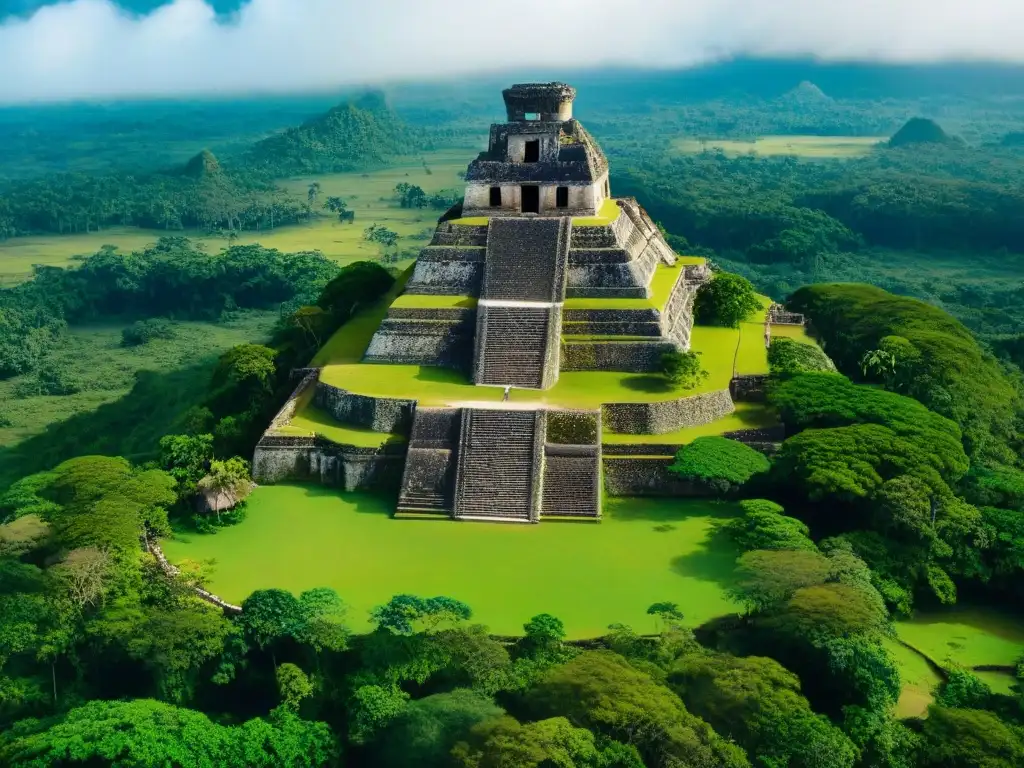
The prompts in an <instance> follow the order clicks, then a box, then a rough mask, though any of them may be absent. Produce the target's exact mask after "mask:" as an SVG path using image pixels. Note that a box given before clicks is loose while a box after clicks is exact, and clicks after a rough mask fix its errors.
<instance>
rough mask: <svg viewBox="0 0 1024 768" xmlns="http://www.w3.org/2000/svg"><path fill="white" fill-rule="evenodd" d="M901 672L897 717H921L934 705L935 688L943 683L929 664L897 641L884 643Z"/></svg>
mask: <svg viewBox="0 0 1024 768" xmlns="http://www.w3.org/2000/svg"><path fill="white" fill-rule="evenodd" d="M884 644H885V647H886V650H888V651H889V653H890V654H892V657H893V659H894V660H895V661H896V665H897V666H898V667H899V670H900V685H901V690H900V698H899V701H898V702H897V703H896V716H897V717H901V718H903V717H921V716H922V715H923V714H924V713H925V712H926V711H927V709H928V705H929V704H931V703H932V698H933V692H934V691H935V687H936V686H937V685H938V684H939V683H940V682H942V679H941V678H940V677H939V675H938V673H937V672H936V671H935V670H934V669H932V668H931V667H930V666H929V665H928V662H927V661H925V660H924V659H922V658H921V656H920V655H919V654H916V653H914V652H913V651H912V650H910V649H909V648H907V647H905V646H904V645H902V644H900V643H898V642H896V641H895V640H885V641H884Z"/></svg>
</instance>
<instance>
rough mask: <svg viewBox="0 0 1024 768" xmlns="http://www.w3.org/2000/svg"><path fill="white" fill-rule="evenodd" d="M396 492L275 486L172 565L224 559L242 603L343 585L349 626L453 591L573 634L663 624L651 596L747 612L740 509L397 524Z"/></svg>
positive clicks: (225, 586)
mask: <svg viewBox="0 0 1024 768" xmlns="http://www.w3.org/2000/svg"><path fill="white" fill-rule="evenodd" d="M393 506H394V504H393V500H391V499H388V498H381V497H379V496H372V495H366V494H341V493H339V492H338V491H337V490H335V489H326V488H318V487H307V486H288V485H284V486H267V487H262V488H259V489H257V490H256V491H255V492H254V493H253V495H252V496H251V497H250V500H249V503H248V516H247V517H246V519H245V520H244V521H243V522H242V523H240V524H239V525H237V526H234V527H231V528H227V529H224V530H222V531H220V532H219V533H217V534H214V535H207V536H204V535H195V534H189V535H188V536H187V537H185V536H183V537H182V538H176V539H168V540H166V541H165V542H164V545H163V546H164V551H165V552H166V554H167V556H168V558H170V560H171V561H172V562H175V561H181V560H183V559H191V560H199V561H202V560H209V559H212V560H213V561H214V565H213V575H212V580H211V584H210V587H211V589H212V591H213V592H215V593H217V594H219V595H220V596H222V597H224V598H225V599H227V600H230V601H234V602H240V601H242V600H244V599H245V597H246V596H247V595H249V594H250V593H251V592H252V591H253V590H255V589H263V588H270V587H277V588H281V589H288V590H291V591H293V592H296V593H297V592H301V591H302V590H305V589H310V588H312V587H317V586H329V587H333V588H334V589H336V590H337V591H338V593H339V594H340V595H341V596H342V597H343V598H344V599H345V601H346V602H347V603H348V604H349V606H350V612H349V623H350V625H351V626H352V628H353V629H355V630H356V631H361V630H365V629H367V628H368V626H369V625H368V611H369V610H370V609H371V608H372V607H373V606H375V605H379V604H381V603H384V602H386V601H387V600H389V599H390V598H391V597H392V596H393V595H396V594H400V593H412V594H418V595H424V596H433V595H449V596H451V597H455V598H458V599H459V600H462V601H464V602H466V603H468V604H469V605H470V606H471V607H472V608H473V609H474V617H473V618H474V621H477V622H480V623H483V624H486V625H487V626H488V627H490V629H491V631H492V632H495V633H499V634H521V633H522V626H523V623H524V622H526V621H527V620H528V619H529V618H530V617H531V616H534V615H536V614H538V613H544V612H547V613H551V614H553V615H555V616H558V617H559V618H560V619H562V621H564V622H565V626H566V631H567V632H568V634H569V636H570V637H573V638H582V637H592V636H597V635H601V634H603V633H604V632H605V631H606V630H607V628H608V625H609V624H612V623H615V622H622V623H625V624H629V625H631V626H632V627H633V628H634V629H636V630H637V631H640V632H651V631H655V629H656V626H655V623H654V620H653V619H652V617H650V616H648V615H647V614H646V610H647V608H648V606H650V605H651V604H652V603H655V602H658V601H663V600H669V601H672V602H676V603H678V604H679V606H680V608H681V609H682V611H683V613H684V614H685V615H686V619H687V623H688V624H690V625H697V624H699V623H701V622H704V621H707V620H708V619H710V618H712V617H715V616H719V615H722V614H725V613H729V612H731V611H734V610H736V606H735V605H734V604H733V603H732V602H731V601H730V600H729V599H728V597H727V596H726V593H725V589H726V587H727V586H728V584H729V583H730V579H731V577H732V570H733V564H734V561H735V558H736V555H737V553H736V552H735V551H733V550H732V549H731V548H730V547H727V546H725V545H723V544H720V543H719V537H711V533H712V532H713V530H714V528H715V526H716V525H717V524H719V523H721V522H722V521H724V520H727V519H729V518H730V517H731V516H732V515H733V514H734V513H735V509H734V507H733V506H731V505H728V504H717V503H709V502H695V501H682V500H675V499H632V498H630V499H626V498H614V499H606V501H605V505H604V515H605V516H604V519H603V520H602V521H601V522H600V523H573V522H551V521H548V522H542V523H541V524H539V525H516V524H501V523H465V522H456V521H451V520H397V519H393V518H391V517H390V511H391V509H392V508H393Z"/></svg>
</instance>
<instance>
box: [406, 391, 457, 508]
mask: <svg viewBox="0 0 1024 768" xmlns="http://www.w3.org/2000/svg"><path fill="white" fill-rule="evenodd" d="M461 427H462V411H461V410H460V409H457V408H417V409H416V412H415V415H414V417H413V422H412V429H411V430H410V434H409V451H408V453H407V454H406V458H405V469H404V471H403V473H402V484H401V487H400V489H399V493H398V510H397V511H398V514H407V515H444V516H446V517H448V516H451V514H452V512H453V507H454V503H455V468H456V463H457V457H458V445H459V435H460V431H461Z"/></svg>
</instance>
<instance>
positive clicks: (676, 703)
mask: <svg viewBox="0 0 1024 768" xmlns="http://www.w3.org/2000/svg"><path fill="white" fill-rule="evenodd" d="M525 704H526V706H527V708H528V710H529V712H530V713H531V715H533V716H534V717H536V718H538V719H544V718H548V717H565V718H567V719H568V720H569V721H570V722H572V723H575V724H577V725H578V726H582V727H584V728H587V729H589V730H591V731H594V732H595V733H600V734H602V735H603V736H605V737H608V738H610V739H614V740H617V741H621V742H622V743H624V744H627V745H632V746H634V747H636V749H637V751H638V752H639V753H640V756H641V758H642V759H643V761H644V763H645V764H646V765H674V764H680V765H716V766H723V768H739V767H740V766H748V765H749V763H748V762H747V759H746V756H745V755H744V753H743V751H742V750H741V749H739V748H738V747H736V746H735V745H732V744H729V743H728V742H727V741H726V740H725V739H723V738H722V737H721V736H719V735H718V734H717V733H715V731H713V730H712V729H711V728H710V727H708V725H707V724H706V723H704V722H703V721H702V720H701V719H700V718H698V717H695V716H694V715H692V714H691V713H689V712H688V711H687V710H686V708H685V707H684V706H683V703H682V702H681V701H680V700H679V697H678V696H676V695H675V694H674V693H672V692H671V691H670V690H668V689H667V688H665V687H664V686H662V685H659V684H658V683H657V682H655V681H654V680H653V679H652V678H651V677H650V676H648V675H646V674H644V673H643V672H641V671H639V670H637V669H635V668H633V667H632V666H630V664H629V663H628V662H627V661H626V660H625V659H623V658H622V657H621V656H619V655H617V654H614V653H611V652H610V651H586V652H584V653H581V654H579V655H578V656H577V657H575V658H574V659H572V660H571V661H569V662H567V663H566V664H562V665H561V666H557V667H554V668H552V669H550V670H548V671H547V672H545V673H544V674H543V675H542V676H541V678H540V680H539V681H538V682H537V684H536V685H535V686H534V687H533V688H532V689H531V690H529V691H528V692H527V693H526V701H525Z"/></svg>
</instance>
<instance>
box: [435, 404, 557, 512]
mask: <svg viewBox="0 0 1024 768" xmlns="http://www.w3.org/2000/svg"><path fill="white" fill-rule="evenodd" d="M537 419H538V414H537V412H536V411H500V410H487V409H472V408H467V409H465V410H463V415H462V430H461V439H460V441H459V449H458V452H459V458H458V475H457V482H456V494H455V517H456V518H464V519H474V518H476V519H493V520H510V521H521V522H531V521H534V520H536V519H537V516H536V513H535V510H534V485H535V482H536V481H537V480H539V478H536V477H535V472H536V468H537V466H538V464H539V462H538V460H537V459H538V458H539V457H538V456H537V449H538V446H537V440H536V437H537Z"/></svg>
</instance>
